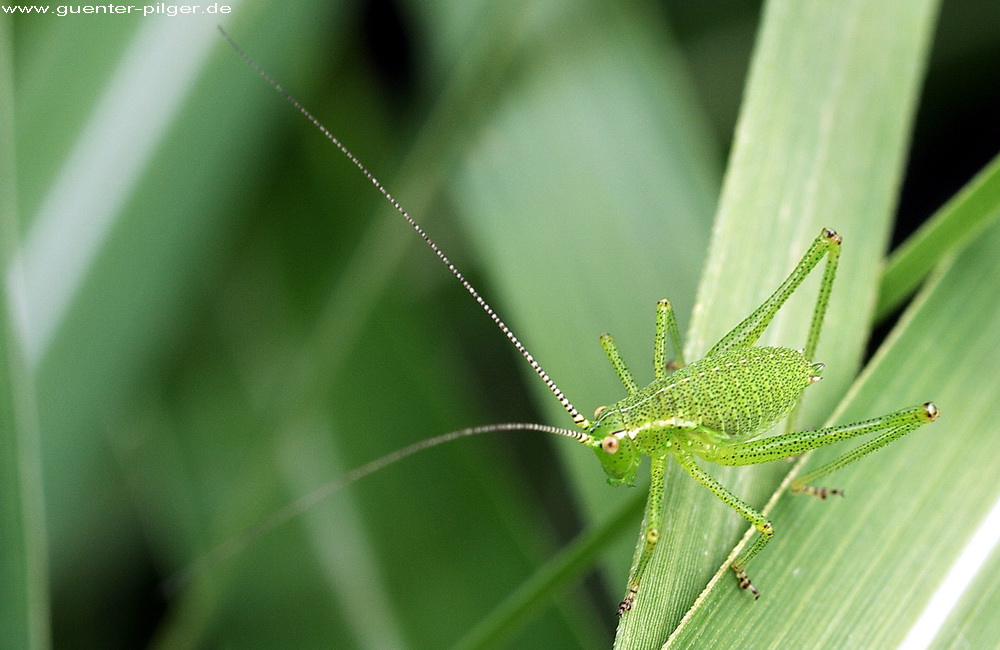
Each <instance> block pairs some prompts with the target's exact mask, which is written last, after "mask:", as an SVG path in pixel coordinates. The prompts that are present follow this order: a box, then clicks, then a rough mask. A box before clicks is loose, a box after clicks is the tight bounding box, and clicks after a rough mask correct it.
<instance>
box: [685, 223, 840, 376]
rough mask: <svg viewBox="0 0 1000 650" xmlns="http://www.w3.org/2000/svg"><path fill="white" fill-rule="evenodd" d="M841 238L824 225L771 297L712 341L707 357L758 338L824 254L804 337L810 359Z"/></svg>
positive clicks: (817, 335)
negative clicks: (806, 332) (818, 285)
mask: <svg viewBox="0 0 1000 650" xmlns="http://www.w3.org/2000/svg"><path fill="white" fill-rule="evenodd" d="M840 244H841V237H840V235H838V234H837V233H836V232H834V231H833V230H830V229H829V228H824V229H823V231H822V232H820V234H819V236H818V237H816V239H815V240H814V241H813V243H812V245H811V246H810V247H809V250H807V251H806V254H805V255H803V256H802V259H801V260H799V263H798V265H797V266H796V267H795V270H793V271H792V272H791V274H790V275H789V276H788V277H787V278H786V279H785V281H784V282H782V283H781V286H780V287H778V289H777V291H775V292H774V293H773V294H772V295H771V297H770V298H768V299H767V300H765V301H764V303H763V304H762V305H761V306H760V307H758V308H757V309H755V310H754V311H753V313H752V314H750V315H749V316H747V317H746V318H745V319H744V320H743V322H742V323H740V324H739V325H737V326H736V327H734V328H733V329H732V330H731V331H730V332H729V333H728V334H726V335H725V336H724V337H722V339H721V340H720V341H719V342H718V343H716V344H715V347H713V348H712V349H711V350H709V352H708V354H707V355H705V356H707V357H710V356H712V355H715V354H719V353H721V352H726V351H728V350H732V349H734V348H744V347H749V346H751V345H753V344H754V343H756V342H757V340H758V339H760V336H761V334H763V333H764V329H765V328H767V326H768V325H769V324H770V323H771V321H772V320H774V317H775V315H776V314H777V313H778V311H779V310H780V309H781V307H782V306H783V305H784V304H785V302H786V301H787V300H788V298H789V297H791V295H792V294H793V293H795V290H796V289H798V288H799V285H801V284H802V282H803V280H805V279H806V276H808V275H809V273H810V272H812V270H813V269H814V268H815V267H816V265H817V264H819V262H820V260H822V259H823V258H824V257H826V268H825V269H824V271H823V279H822V281H821V283H820V289H819V294H818V295H817V296H816V305H815V307H814V309H813V317H812V322H811V323H810V324H809V338H808V339H807V340H806V347H805V349H804V354H805V357H806V358H807V359H809V360H810V361H813V355H814V354H815V353H816V345H817V343H819V333H820V330H821V329H822V327H823V317H824V316H825V315H826V308H827V304H828V303H829V301H830V289H831V288H832V287H833V279H834V276H835V275H836V274H837V260H838V259H839V258H840Z"/></svg>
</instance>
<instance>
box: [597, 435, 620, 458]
mask: <svg viewBox="0 0 1000 650" xmlns="http://www.w3.org/2000/svg"><path fill="white" fill-rule="evenodd" d="M601 449H603V450H604V453H606V454H613V453H615V452H616V451H618V438H616V437H614V436H605V438H604V440H602V441H601Z"/></svg>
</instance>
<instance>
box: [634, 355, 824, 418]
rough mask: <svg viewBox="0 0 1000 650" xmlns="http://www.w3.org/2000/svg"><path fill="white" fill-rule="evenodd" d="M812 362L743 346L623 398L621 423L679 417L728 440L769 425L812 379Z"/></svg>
mask: <svg viewBox="0 0 1000 650" xmlns="http://www.w3.org/2000/svg"><path fill="white" fill-rule="evenodd" d="M811 371H812V364H811V363H810V362H809V361H808V360H807V359H806V358H805V357H804V356H803V355H802V353H801V352H799V351H797V350H791V349H789V348H778V347H767V348H764V347H761V348H743V349H738V350H733V351H730V352H725V353H722V354H717V355H715V356H712V357H708V358H705V359H702V360H701V361H698V362H695V363H693V364H691V365H689V366H685V367H684V368H681V369H680V370H678V371H677V372H675V373H673V374H672V375H670V376H668V377H666V378H665V379H662V380H658V381H654V382H653V383H652V384H650V385H649V386H647V387H646V388H644V389H642V390H641V391H639V392H638V393H636V394H635V395H633V396H631V397H629V398H626V399H625V400H623V401H622V402H620V405H621V412H622V416H623V420H624V423H625V424H626V426H629V427H633V426H635V427H640V426H642V424H643V423H644V422H650V421H655V420H663V419H669V418H679V419H682V420H687V421H692V422H696V423H698V424H700V425H702V426H705V427H707V428H710V429H712V430H714V431H717V432H719V433H721V434H723V435H725V436H728V437H730V438H747V437H751V436H754V435H757V434H760V433H763V432H765V431H767V430H768V429H770V428H771V427H772V426H773V425H774V424H775V423H776V422H777V421H778V420H780V419H781V418H782V417H784V416H785V415H786V414H787V413H788V412H789V411H790V410H791V409H792V407H793V406H794V405H795V403H796V401H797V400H798V399H799V396H800V395H801V394H802V391H803V389H805V387H806V386H808V385H809V383H810V372H811Z"/></svg>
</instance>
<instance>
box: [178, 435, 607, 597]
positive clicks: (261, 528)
mask: <svg viewBox="0 0 1000 650" xmlns="http://www.w3.org/2000/svg"><path fill="white" fill-rule="evenodd" d="M505 431H539V432H541V433H554V434H557V435H560V436H566V437H567V438H572V439H573V440H576V441H577V442H579V443H582V444H585V445H588V446H593V444H594V442H593V440H594V439H593V438H592V437H591V435H590V434H588V433H583V432H580V431H574V430H572V429H563V428H561V427H552V426H549V425H547V424H535V423H532V422H527V423H507V424H490V425H486V426H481V427H472V428H469V429H461V430H460V431H452V432H451V433H444V434H441V435H440V436H435V437H433V438H428V439H427V440H421V441H419V442H415V443H413V444H412V445H409V446H407V447H403V448H402V449H397V450H396V451H394V452H392V453H389V454H386V455H385V456H382V457H381V458H376V459H375V460H373V461H370V462H368V463H365V464H364V465H362V466H360V467H358V468H356V469H353V470H351V471H350V472H348V473H347V474H344V475H343V476H341V477H339V478H336V479H333V480H332V481H328V482H327V483H324V484H323V485H320V486H319V487H317V488H316V489H314V490H313V491H311V492H308V493H306V494H304V495H302V496H301V497H299V498H298V499H296V500H295V501H292V502H291V503H289V504H288V505H286V506H285V507H283V508H281V509H280V510H277V511H275V512H274V513H273V514H272V515H271V516H269V517H267V518H266V519H263V520H261V521H259V522H257V523H256V524H254V525H253V526H250V527H249V528H246V529H244V530H242V531H240V532H238V533H236V534H234V535H233V536H231V537H229V538H227V539H225V540H223V541H222V542H220V543H219V544H218V545H216V546H215V547H214V548H213V549H212V550H210V551H209V552H208V553H206V554H204V555H202V556H201V557H199V558H198V559H197V560H195V561H194V562H193V563H192V564H190V565H188V566H187V568H185V569H184V570H182V571H181V572H180V573H178V574H176V575H174V576H173V577H171V578H170V579H168V580H167V581H166V582H165V583H164V586H163V589H164V592H166V593H167V594H168V595H171V594H175V593H177V592H179V591H180V590H181V589H183V588H184V587H185V586H187V585H188V584H189V583H190V582H191V580H193V579H194V578H195V577H197V576H199V575H201V574H202V573H204V572H205V571H206V570H208V569H209V568H211V567H213V566H216V565H218V564H220V563H222V562H224V561H226V560H228V559H229V558H231V557H233V556H235V555H236V554H237V553H239V552H240V551H241V550H243V549H244V548H246V546H247V545H248V544H250V543H251V542H253V540H255V539H257V538H258V537H260V536H261V535H263V534H265V533H267V532H270V531H272V530H274V529H275V528H277V527H279V526H281V525H282V524H284V523H285V522H287V521H290V520H292V519H294V518H295V517H296V516H298V515H299V514H300V513H302V512H305V511H306V510H308V509H309V508H311V507H313V506H314V505H316V504H317V503H319V502H321V501H323V500H324V499H326V498H327V497H328V496H330V495H331V494H333V493H334V492H337V491H338V490H341V489H343V488H345V487H347V486H348V485H350V484H351V483H354V482H355V481H358V480H360V479H362V478H364V477H366V476H368V475H369V474H374V473H375V472H377V471H379V470H380V469H382V468H383V467H388V466H389V465H392V464H393V463H396V462H398V461H400V460H403V459H404V458H407V457H409V456H412V455H413V454H416V453H417V452H421V451H424V450H425V449H430V448H431V447H437V446H438V445H443V444H444V443H446V442H451V441H452V440H458V439H459V438H468V437H470V436H478V435H482V434H484V433H502V432H505Z"/></svg>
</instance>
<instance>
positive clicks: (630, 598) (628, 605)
mask: <svg viewBox="0 0 1000 650" xmlns="http://www.w3.org/2000/svg"><path fill="white" fill-rule="evenodd" d="M637 593H639V585H632V587H631V588H630V589H629V590H628V593H627V594H625V600H623V601H622V602H621V604H620V605H618V618H621V617H622V616H623V615H624V614H625V612H627V611H629V610H631V609H632V603H634V602H635V595H636V594H637Z"/></svg>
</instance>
